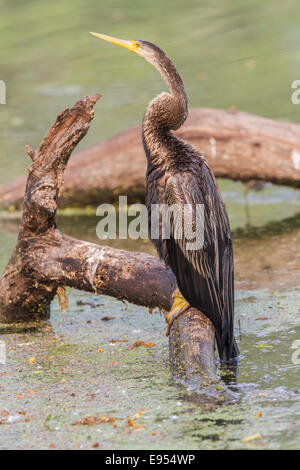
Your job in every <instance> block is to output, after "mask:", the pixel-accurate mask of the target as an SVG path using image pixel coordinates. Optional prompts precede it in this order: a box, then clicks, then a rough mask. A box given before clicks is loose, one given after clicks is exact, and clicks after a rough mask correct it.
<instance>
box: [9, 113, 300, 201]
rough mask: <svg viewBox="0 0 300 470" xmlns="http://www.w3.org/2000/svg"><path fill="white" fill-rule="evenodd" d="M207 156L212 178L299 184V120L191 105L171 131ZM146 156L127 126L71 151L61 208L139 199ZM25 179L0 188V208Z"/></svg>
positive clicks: (18, 193)
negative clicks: (120, 198) (178, 126)
mask: <svg viewBox="0 0 300 470" xmlns="http://www.w3.org/2000/svg"><path fill="white" fill-rule="evenodd" d="M176 134H177V135H178V136H180V137H182V138H183V139H185V140H187V141H188V142H190V143H191V144H193V145H194V146H195V147H197V148H198V149H199V150H200V151H201V152H203V154H204V155H205V156H206V158H207V160H208V163H209V164H210V166H211V167H212V169H213V170H214V173H215V175H216V176H217V177H222V178H230V179H233V180H241V181H248V180H251V179H257V180H264V181H271V182H272V183H275V184H284V185H289V186H294V187H298V188H299V187H300V125H298V124H292V123H286V122H280V121H274V120H271V119H266V118H262V117H259V116H253V115H251V114H247V113H243V112H236V111H234V110H231V111H223V110H218V109H205V108H203V109H202V108H196V109H192V110H191V111H190V115H189V117H188V119H187V122H186V123H185V124H184V126H183V127H182V128H181V129H179V130H178V131H177V133H176ZM145 170H146V159H145V155H144V151H143V148H142V141H141V129H140V127H139V126H138V127H135V128H133V129H129V130H128V131H125V132H123V133H121V134H119V135H117V136H115V137H112V138H111V139H108V140H106V141H105V142H102V143H100V144H98V145H97V146H95V147H92V148H89V149H87V150H84V151H81V152H79V153H77V154H76V155H74V157H73V158H72V161H71V162H70V165H69V166H68V168H67V170H66V174H65V184H64V188H63V190H62V191H61V194H60V201H59V205H60V207H66V206H71V205H73V206H77V207H79V206H85V205H87V204H92V205H98V204H100V203H102V202H111V201H113V200H116V199H117V198H118V196H119V195H120V194H125V195H127V196H128V199H129V201H130V202H131V201H136V200H143V198H144V194H145V177H144V175H145ZM25 183H26V179H25V178H24V177H22V178H19V179H17V180H15V181H13V182H11V183H8V184H6V185H5V186H3V187H2V188H0V207H1V208H8V207H10V206H14V207H18V206H20V205H21V204H22V201H23V196H24V188H25Z"/></svg>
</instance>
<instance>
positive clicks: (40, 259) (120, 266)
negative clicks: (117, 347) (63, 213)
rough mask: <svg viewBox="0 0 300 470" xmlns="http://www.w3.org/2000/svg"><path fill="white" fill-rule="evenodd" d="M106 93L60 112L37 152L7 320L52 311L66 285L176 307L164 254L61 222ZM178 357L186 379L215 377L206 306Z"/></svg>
mask: <svg viewBox="0 0 300 470" xmlns="http://www.w3.org/2000/svg"><path fill="white" fill-rule="evenodd" d="M98 98H99V95H94V96H90V97H86V98H85V99H83V100H81V101H78V102H77V103H76V104H75V106H74V108H72V109H66V110H65V111H63V112H62V113H60V114H59V116H58V117H57V120H56V122H55V124H54V125H53V126H52V128H51V129H50V131H49V132H48V134H47V135H46V137H45V138H44V140H43V142H42V144H41V145H40V147H39V149H38V150H37V151H36V152H34V151H33V150H32V149H31V148H30V147H29V146H27V147H26V151H27V153H28V155H29V156H30V157H31V159H32V164H31V166H30V169H29V175H28V179H27V185H26V191H25V198H24V204H23V217H22V222H21V226H20V232H19V237H18V241H17V246H16V249H15V251H14V253H13V255H12V257H11V259H10V261H9V263H8V265H7V267H6V270H5V272H4V274H3V276H2V277H1V279H0V321H1V322H5V323H9V322H20V321H23V322H24V321H31V320H34V321H35V320H43V319H46V318H48V316H49V312H50V304H51V301H52V300H53V298H54V296H55V295H56V293H57V290H58V288H62V287H64V286H71V287H75V288H77V289H81V290H85V291H88V292H93V293H97V294H106V295H110V296H113V297H116V298H117V299H124V300H127V301H129V302H132V303H135V304H138V305H144V306H148V307H152V308H153V307H159V308H161V309H164V310H169V309H170V308H171V304H172V292H173V291H174V289H175V288H176V279H175V277H174V275H173V273H172V272H171V271H170V269H169V268H167V267H166V266H165V265H164V264H163V263H162V262H161V261H160V260H159V259H158V258H155V257H153V256H150V255H147V254H143V253H129V252H126V251H121V250H115V249H112V248H109V247H103V246H99V245H95V244H92V243H88V242H83V241H79V240H75V239H73V238H71V237H68V236H66V235H63V234H62V233H60V232H59V231H58V230H57V229H56V225H55V216H56V210H57V199H58V193H59V189H60V187H61V184H62V181H63V174H64V170H65V168H66V165H67V163H68V160H69V157H70V155H71V152H72V150H73V149H74V147H75V146H76V144H77V143H78V142H79V141H80V140H81V139H82V137H83V136H84V135H85V134H86V133H87V131H88V129H89V125H90V121H91V119H92V118H93V114H94V111H93V107H94V105H95V103H96V101H97V100H98ZM170 351H171V363H172V365H173V366H174V371H175V373H176V375H177V376H179V377H180V378H181V379H182V380H184V379H185V378H186V377H196V376H197V377H198V380H199V378H200V382H202V383H203V381H204V380H205V381H207V380H211V379H214V378H215V359H214V328H213V326H212V324H211V323H210V322H209V320H207V319H206V317H204V316H203V315H202V314H201V312H197V314H196V313H195V310H194V309H189V310H187V311H186V312H185V313H184V314H183V315H182V317H181V318H180V319H178V320H177V321H176V322H175V323H174V326H173V327H172V330H171V335H170Z"/></svg>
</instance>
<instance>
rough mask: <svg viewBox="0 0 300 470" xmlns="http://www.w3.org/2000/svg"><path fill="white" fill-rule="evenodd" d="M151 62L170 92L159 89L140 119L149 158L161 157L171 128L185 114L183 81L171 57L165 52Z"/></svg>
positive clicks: (186, 110) (183, 118)
mask: <svg viewBox="0 0 300 470" xmlns="http://www.w3.org/2000/svg"><path fill="white" fill-rule="evenodd" d="M154 65H155V67H156V68H157V70H158V71H159V72H160V74H161V76H162V77H163V79H164V81H165V82H166V84H167V85H168V88H169V90H170V93H161V94H160V95H158V96H157V97H156V98H154V100H152V101H151V102H150V104H149V106H148V109H147V111H146V114H145V117H144V120H143V141H144V147H145V151H146V154H147V157H148V160H149V158H150V159H151V160H157V158H159V159H160V158H162V157H163V154H164V153H165V152H164V150H165V151H166V152H167V151H168V148H167V146H168V140H169V137H170V136H171V133H170V131H171V130H176V129H179V127H181V126H182V124H183V123H184V121H185V120H186V118H187V115H188V106H187V96H186V93H185V91H184V85H183V81H182V79H181V77H180V75H179V73H178V72H177V70H176V68H175V66H174V64H173V63H172V61H171V60H170V59H169V58H168V57H167V56H166V55H164V56H162V57H161V60H160V61H159V63H155V64H154ZM172 137H173V139H175V137H174V136H172Z"/></svg>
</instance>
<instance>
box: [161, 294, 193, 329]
mask: <svg viewBox="0 0 300 470" xmlns="http://www.w3.org/2000/svg"><path fill="white" fill-rule="evenodd" d="M189 307H190V304H189V303H188V302H187V301H186V300H185V298H184V297H183V296H182V294H181V292H180V290H179V289H176V290H175V291H174V292H173V305H172V308H171V310H170V311H169V313H166V314H165V319H166V322H167V332H166V335H167V336H169V333H170V329H171V326H172V325H173V321H174V320H175V318H177V317H178V316H179V315H181V314H182V313H183V312H185V311H186V310H187V309H188V308H189Z"/></svg>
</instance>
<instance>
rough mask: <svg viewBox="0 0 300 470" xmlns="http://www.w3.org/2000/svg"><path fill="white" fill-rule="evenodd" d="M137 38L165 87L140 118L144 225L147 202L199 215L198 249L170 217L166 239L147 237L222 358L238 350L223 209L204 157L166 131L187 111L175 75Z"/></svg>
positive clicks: (227, 358)
mask: <svg viewBox="0 0 300 470" xmlns="http://www.w3.org/2000/svg"><path fill="white" fill-rule="evenodd" d="M139 42H140V43H141V44H142V48H143V49H144V50H145V51H147V52H146V53H147V57H145V58H146V59H147V60H148V61H149V62H151V63H152V64H153V65H154V66H155V67H156V68H157V69H158V71H159V72H160V73H161V75H162V77H163V78H164V80H165V82H166V83H167V85H168V87H169V89H170V92H171V94H169V93H162V94H160V95H159V96H158V97H156V98H155V99H154V100H153V101H152V102H151V103H150V104H149V107H148V109H147V111H146V114H145V117H144V120H143V143H144V148H145V152H146V156H147V160H148V168H147V175H146V178H147V207H148V213H149V224H150V230H151V206H152V204H168V205H173V204H176V205H179V206H180V207H182V211H183V207H184V205H185V204H191V205H193V206H195V204H203V205H204V217H205V219H204V244H203V248H201V249H198V250H196V251H194V250H187V249H186V246H187V243H188V242H189V241H190V240H188V239H187V238H183V239H182V240H177V239H176V236H175V230H176V226H175V222H174V221H173V223H172V224H171V236H170V239H162V238H160V239H158V240H153V242H154V244H155V246H156V249H157V251H158V253H159V256H160V257H161V258H162V259H164V261H165V262H166V263H167V264H168V265H169V266H170V267H171V268H172V270H173V272H174V274H175V276H176V279H177V283H178V287H179V289H180V291H181V293H182V295H183V296H184V298H185V299H186V300H187V301H188V302H189V303H190V305H192V306H193V307H195V308H197V309H198V310H200V311H201V312H203V313H204V314H205V315H206V316H207V317H208V318H209V319H210V320H211V322H212V323H213V325H214V327H215V330H216V340H217V345H218V350H219V355H220V358H221V360H222V361H226V362H227V361H230V360H232V359H233V358H235V357H237V356H238V354H239V351H238V348H237V345H236V342H235V339H234V333H233V323H234V280H233V251H232V241H231V235H230V227H229V220H228V216H227V212H226V209H225V205H224V203H223V201H222V198H221V195H220V192H219V189H218V187H217V183H216V180H215V178H214V175H213V173H212V171H211V169H210V168H209V166H208V164H207V162H206V160H205V158H204V157H203V156H202V155H201V154H200V153H199V152H198V151H197V150H196V149H194V148H193V147H192V146H190V145H189V144H188V143H186V142H184V141H182V140H180V139H178V138H177V137H175V136H174V135H173V134H172V132H171V131H172V130H175V129H178V128H179V127H180V126H181V125H182V124H183V122H184V121H185V119H186V117H187V114H188V108H187V97H186V94H185V91H184V85H183V82H182V80H181V77H180V76H179V74H178V72H177V71H176V69H175V67H174V65H173V63H172V62H171V60H170V59H169V58H168V57H167V56H166V55H165V53H164V52H163V51H162V50H161V49H159V48H158V47H157V46H155V45H153V44H151V43H149V42H146V41H139ZM150 233H151V232H150Z"/></svg>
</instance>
